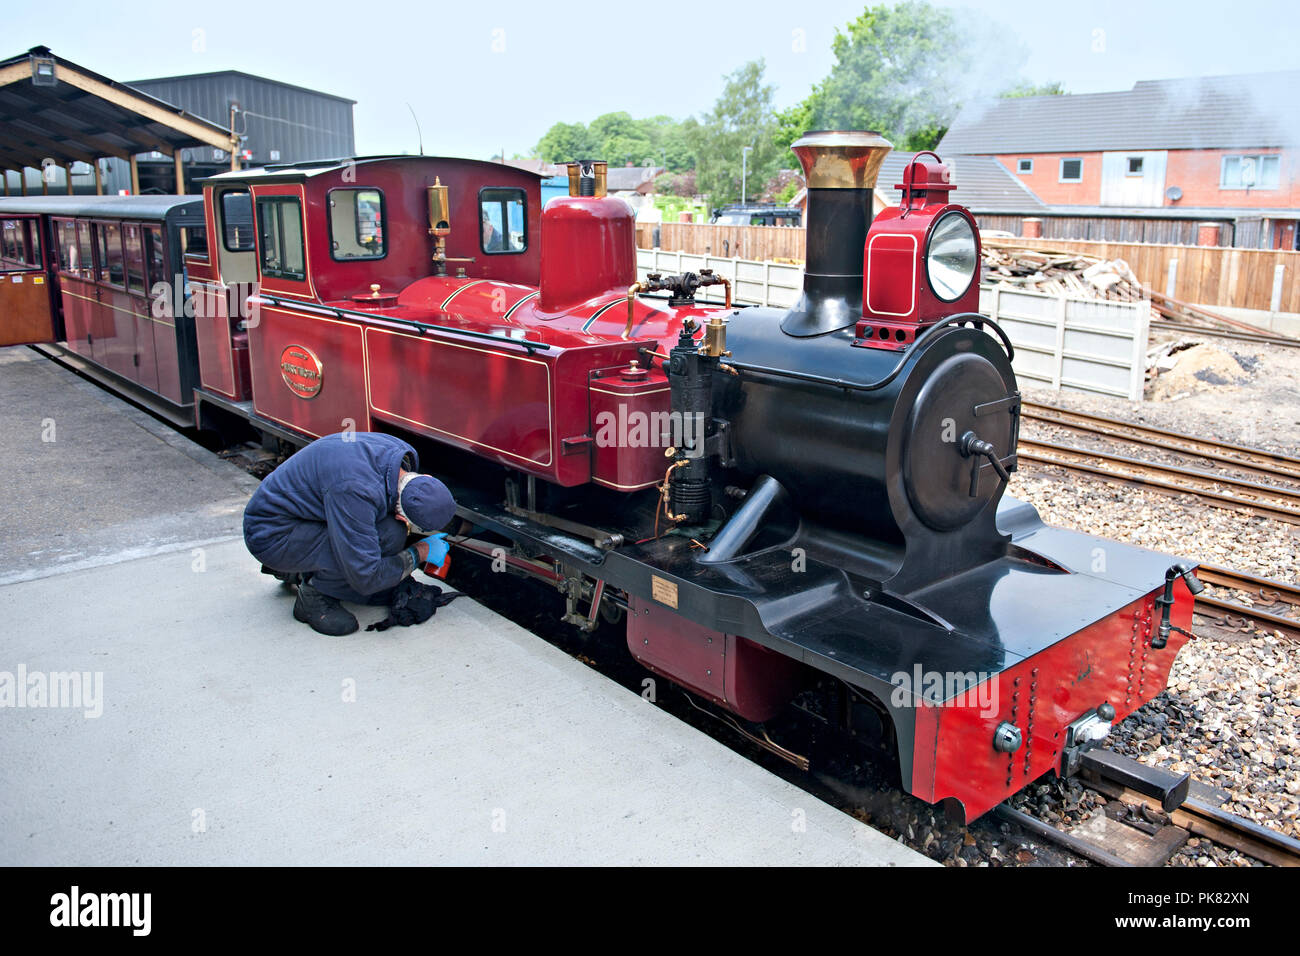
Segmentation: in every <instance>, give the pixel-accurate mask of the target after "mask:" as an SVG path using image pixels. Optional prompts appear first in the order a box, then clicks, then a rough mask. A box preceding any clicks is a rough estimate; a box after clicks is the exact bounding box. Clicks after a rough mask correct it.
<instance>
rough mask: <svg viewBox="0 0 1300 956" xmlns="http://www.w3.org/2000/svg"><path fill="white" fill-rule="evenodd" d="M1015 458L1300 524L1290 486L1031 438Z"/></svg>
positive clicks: (1299, 493) (1299, 500) (1296, 494)
mask: <svg viewBox="0 0 1300 956" xmlns="http://www.w3.org/2000/svg"><path fill="white" fill-rule="evenodd" d="M1018 455H1019V457H1020V458H1021V459H1023V460H1025V461H1033V462H1037V463H1039V464H1043V465H1055V466H1056V467H1058V468H1065V469H1067V470H1069V471H1078V472H1083V473H1085V474H1091V475H1096V476H1097V477H1100V478H1110V479H1117V480H1120V481H1126V482H1130V483H1133V484H1139V485H1144V486H1147V487H1151V488H1156V489H1158V490H1160V491H1164V492H1168V493H1171V494H1190V495H1196V496H1197V497H1199V498H1201V499H1204V500H1206V501H1210V502H1213V503H1215V504H1217V505H1220V506H1223V507H1229V508H1244V509H1246V510H1248V511H1252V512H1255V513H1256V514H1261V515H1265V516H1267V517H1270V518H1277V519H1280V520H1282V521H1288V522H1290V523H1292V524H1300V490H1296V489H1294V488H1282V487H1277V486H1273V485H1266V484H1262V483H1260V482H1256V481H1249V480H1246V479H1244V478H1234V477H1231V476H1229V475H1221V474H1215V473H1214V472H1209V471H1201V470H1199V469H1195V468H1181V467H1178V466H1176V465H1167V464H1162V463H1160V462H1154V461H1147V460H1144V459H1141V458H1129V457H1127V456H1125V455H1116V454H1113V453H1111V452H1103V451H1096V450H1093V449H1086V448H1075V447H1071V446H1069V445H1061V444H1057V443H1055V442H1049V441H1040V440H1037V439H1032V438H1023V437H1022V438H1021V439H1020V446H1019V451H1018Z"/></svg>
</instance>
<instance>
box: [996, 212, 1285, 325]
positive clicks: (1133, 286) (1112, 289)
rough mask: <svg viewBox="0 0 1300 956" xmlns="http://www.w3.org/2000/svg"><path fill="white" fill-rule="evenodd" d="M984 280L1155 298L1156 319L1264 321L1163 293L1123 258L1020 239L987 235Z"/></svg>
mask: <svg viewBox="0 0 1300 956" xmlns="http://www.w3.org/2000/svg"><path fill="white" fill-rule="evenodd" d="M981 246H982V250H983V258H984V265H985V267H986V268H985V270H984V276H983V279H982V281H984V282H992V283H998V284H1002V285H1007V286H1010V287H1013V288H1016V289H1028V290H1030V291H1032V292H1045V293H1047V294H1048V295H1068V296H1078V297H1084V298H1090V299H1112V300H1115V301H1119V302H1138V301H1142V300H1144V299H1146V300H1149V301H1150V302H1151V318H1152V320H1153V321H1155V322H1161V323H1166V324H1169V323H1177V324H1179V325H1180V326H1181V327H1183V328H1184V330H1186V329H1187V327H1196V326H1199V327H1201V328H1205V329H1208V330H1221V331H1232V332H1246V333H1250V334H1258V333H1259V332H1260V329H1259V327H1258V326H1254V325H1250V324H1249V323H1247V322H1242V321H1240V320H1238V319H1230V318H1228V317H1227V316H1226V315H1220V314H1219V313H1218V312H1212V311H1210V310H1209V309H1206V308H1205V307H1204V306H1199V305H1191V304H1189V303H1187V302H1180V301H1178V300H1177V299H1173V298H1170V297H1169V296H1166V295H1162V294H1160V293H1159V292H1156V291H1155V290H1154V289H1150V288H1147V287H1145V286H1143V285H1142V283H1141V282H1139V281H1138V278H1137V276H1135V275H1134V274H1133V270H1132V269H1130V268H1129V265H1128V263H1127V262H1125V261H1124V260H1123V259H1109V260H1108V259H1102V258H1099V257H1098V256H1090V255H1087V254H1086V253H1081V252H1070V251H1067V250H1064V249H1027V248H1025V247H1023V246H1021V245H1019V244H1017V243H1016V241H1015V240H1014V239H1002V238H997V237H992V236H985V237H983V238H982V240H981Z"/></svg>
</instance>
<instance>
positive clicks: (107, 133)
mask: <svg viewBox="0 0 1300 956" xmlns="http://www.w3.org/2000/svg"><path fill="white" fill-rule="evenodd" d="M194 146H213V147H216V148H217V149H222V150H226V151H227V152H233V151H235V150H237V149H238V148H239V146H238V143H237V142H236V141H235V140H234V139H233V138H232V137H231V134H230V131H229V130H226V129H223V128H222V127H220V126H218V125H217V124H216V123H213V122H211V121H209V120H206V119H203V118H201V117H198V116H194V115H192V114H190V113H187V112H185V110H183V109H180V108H179V107H176V106H172V105H171V104H170V103H164V102H163V101H162V100H159V99H155V98H154V97H152V96H150V95H148V94H147V93H142V92H140V91H139V90H137V89H134V88H133V87H130V86H127V85H126V84H124V83H118V82H116V81H114V80H110V79H109V78H108V77H106V76H100V75H99V74H98V73H94V72H92V71H91V70H87V69H86V68H85V67H81V66H78V65H77V64H75V63H71V62H69V61H67V60H64V59H62V58H60V57H56V56H55V55H54V54H52V53H51V52H50V50H49V48H48V47H43V46H38V47H33V48H32V49H30V50H28V51H27V52H26V53H23V54H20V55H18V56H15V57H10V58H9V59H7V60H0V169H17V170H21V169H22V168H23V167H25V166H30V167H32V168H34V169H40V168H41V165H42V163H43V161H44V160H47V159H52V160H54V162H56V163H58V164H59V165H60V166H66V165H68V164H70V163H73V162H83V163H88V164H91V165H93V164H94V163H95V161H96V160H98V159H100V158H102V157H107V156H115V157H117V158H119V159H124V160H129V159H130V158H131V156H133V155H135V154H137V153H147V152H152V151H155V150H156V151H158V152H161V153H167V154H169V155H174V154H175V153H176V151H177V150H180V149H186V148H189V147H194Z"/></svg>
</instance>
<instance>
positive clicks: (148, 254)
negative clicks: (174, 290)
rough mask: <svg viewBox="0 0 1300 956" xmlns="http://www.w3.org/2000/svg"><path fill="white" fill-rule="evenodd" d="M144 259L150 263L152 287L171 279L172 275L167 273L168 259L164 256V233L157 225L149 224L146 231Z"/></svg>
mask: <svg viewBox="0 0 1300 956" xmlns="http://www.w3.org/2000/svg"><path fill="white" fill-rule="evenodd" d="M144 260H145V262H146V263H148V264H149V287H150V288H153V286H154V285H157V284H158V283H159V282H170V281H171V276H169V275H167V259H166V258H165V257H164V256H163V243H162V233H161V232H160V231H159V230H158V228H157V227H156V226H149V227H148V228H146V229H145V231H144ZM177 283H178V284H179V280H177Z"/></svg>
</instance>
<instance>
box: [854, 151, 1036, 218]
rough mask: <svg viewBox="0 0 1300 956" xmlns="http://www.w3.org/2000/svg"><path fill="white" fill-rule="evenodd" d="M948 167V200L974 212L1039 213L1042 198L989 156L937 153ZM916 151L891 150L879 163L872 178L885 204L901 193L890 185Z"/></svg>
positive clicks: (897, 199) (893, 203)
mask: <svg viewBox="0 0 1300 956" xmlns="http://www.w3.org/2000/svg"><path fill="white" fill-rule="evenodd" d="M940 155H941V156H943V161H944V162H945V163H947V164H948V165H949V167H950V168H951V169H952V181H953V185H955V186H956V187H957V188H956V189H954V190H953V191H952V193H951V195H952V201H953V202H956V203H961V204H962V205H963V206H965V207H966V208H968V209H970V211H971V212H975V213H1027V214H1032V213H1036V212H1038V213H1041V212H1043V211H1044V210H1046V209H1047V207H1046V206H1045V205H1044V204H1043V201H1042V200H1041V199H1039V198H1038V197H1037V196H1035V195H1034V194H1033V193H1032V192H1030V191H1029V188H1028V187H1027V186H1025V184H1024V183H1023V182H1021V181H1020V179H1019V178H1017V177H1016V176H1014V175H1012V173H1011V171H1010V170H1009V169H1007V168H1006V167H1005V166H1003V165H1002V164H1001V163H1000V162H998V161H997V160H996V159H995V158H993V157H992V156H950V155H947V154H945V153H941V154H940ZM914 156H916V153H900V152H897V151H895V152H892V153H890V154H889V155H888V156H886V157H885V161H884V162H883V163H881V166H880V174H879V175H878V176H877V177H876V194H877V195H878V196H880V197H881V198H882V199H884V200H885V202H886V204H887V205H891V206H896V205H898V203H899V202H900V201H901V200H902V196H901V195H900V193H899V191H898V190H897V189H895V188H894V186H895V185H896V184H897V183H899V182H901V181H902V178H903V170H904V168H906V166H907V164H908V163H910V162H911V161H912V158H913V157H914Z"/></svg>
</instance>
